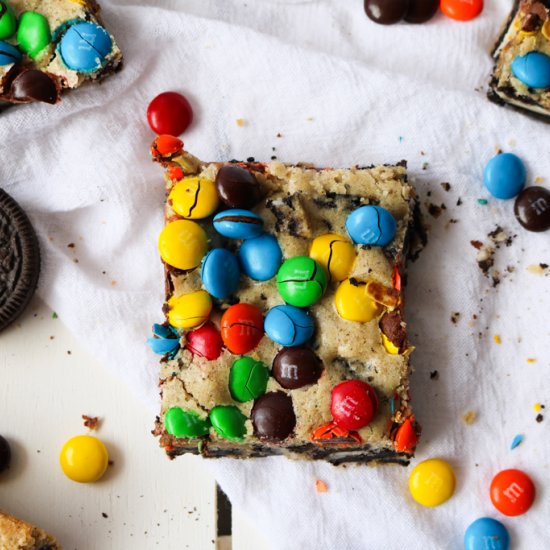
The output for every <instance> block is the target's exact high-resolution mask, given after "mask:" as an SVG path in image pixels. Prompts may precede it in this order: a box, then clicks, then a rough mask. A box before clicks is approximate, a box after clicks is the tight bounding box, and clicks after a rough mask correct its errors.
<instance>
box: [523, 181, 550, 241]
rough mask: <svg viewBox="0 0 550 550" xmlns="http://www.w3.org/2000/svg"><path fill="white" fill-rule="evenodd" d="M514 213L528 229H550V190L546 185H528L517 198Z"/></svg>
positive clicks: (536, 230)
mask: <svg viewBox="0 0 550 550" xmlns="http://www.w3.org/2000/svg"><path fill="white" fill-rule="evenodd" d="M514 214H515V215H516V218H517V220H518V221H519V223H520V224H521V225H522V226H523V227H525V229H527V230H528V231H535V232H540V231H546V230H547V229H550V191H548V189H545V188H544V187H527V189H524V190H523V191H522V192H521V193H520V194H519V195H518V196H517V198H516V202H515V204H514Z"/></svg>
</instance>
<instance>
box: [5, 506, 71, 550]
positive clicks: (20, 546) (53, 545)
mask: <svg viewBox="0 0 550 550" xmlns="http://www.w3.org/2000/svg"><path fill="white" fill-rule="evenodd" d="M0 548H6V549H10V550H61V546H60V545H59V544H58V542H57V541H56V540H55V538H54V537H52V536H51V535H48V533H46V532H45V531H43V530H42V529H39V528H38V527H35V526H34V525H31V524H30V523H27V522H25V521H22V520H20V519H17V518H15V517H13V516H10V515H9V514H6V513H4V512H0Z"/></svg>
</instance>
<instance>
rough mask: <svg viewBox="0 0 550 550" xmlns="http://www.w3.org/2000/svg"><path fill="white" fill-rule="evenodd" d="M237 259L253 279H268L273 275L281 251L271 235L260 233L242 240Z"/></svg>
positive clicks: (277, 265) (278, 264)
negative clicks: (252, 237)
mask: <svg viewBox="0 0 550 550" xmlns="http://www.w3.org/2000/svg"><path fill="white" fill-rule="evenodd" d="M239 261H240V263H241V268H242V270H243V272H244V273H245V274H246V275H248V276H249V277H250V278H251V279H254V280H255V281H268V280H269V279H271V278H273V277H275V275H276V273H277V270H278V269H279V266H280V265H281V262H282V261H283V253H282V251H281V247H280V246H279V243H278V241H277V239H276V238H275V237H274V236H273V235H267V234H266V235H262V236H261V237H257V238H255V239H249V240H247V241H244V242H243V244H242V245H241V248H240V250H239Z"/></svg>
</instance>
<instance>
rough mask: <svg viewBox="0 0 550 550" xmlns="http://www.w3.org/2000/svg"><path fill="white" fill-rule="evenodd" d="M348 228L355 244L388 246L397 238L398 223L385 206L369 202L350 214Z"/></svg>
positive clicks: (347, 222) (347, 221)
mask: <svg viewBox="0 0 550 550" xmlns="http://www.w3.org/2000/svg"><path fill="white" fill-rule="evenodd" d="M346 229H347V230H348V233H349V236H350V237H351V238H352V239H353V242H354V243H355V244H368V245H371V246H386V245H388V244H390V243H391V242H392V241H393V239H394V238H395V232H396V231H397V223H396V221H395V218H394V217H393V216H392V215H391V214H390V213H389V212H388V211H387V210H386V209H385V208H382V207H381V206H373V205H370V204H369V205H366V206H361V207H360V208H358V209H357V210H354V211H353V212H352V213H351V214H350V215H349V216H348V219H347V220H346Z"/></svg>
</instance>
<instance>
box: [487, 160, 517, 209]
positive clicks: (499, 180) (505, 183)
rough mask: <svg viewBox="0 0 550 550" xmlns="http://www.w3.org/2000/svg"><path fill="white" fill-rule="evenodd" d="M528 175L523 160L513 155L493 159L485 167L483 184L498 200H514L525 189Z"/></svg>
mask: <svg viewBox="0 0 550 550" xmlns="http://www.w3.org/2000/svg"><path fill="white" fill-rule="evenodd" d="M526 177H527V174H526V172H525V166H524V165H523V162H522V160H521V159H520V158H519V157H517V156H516V155H514V154H512V153H501V154H499V155H497V156H496V157H493V158H492V159H491V160H490V161H489V162H488V163H487V166H486V167H485V172H484V174H483V182H484V183H485V187H487V189H488V190H489V193H491V195H493V197H496V198H497V199H512V198H513V197H515V196H516V195H517V194H519V192H520V191H521V190H522V189H523V187H524V185H525V179H526Z"/></svg>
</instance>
